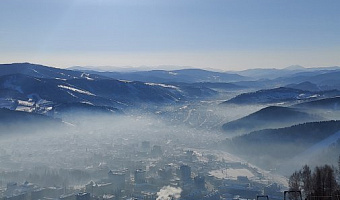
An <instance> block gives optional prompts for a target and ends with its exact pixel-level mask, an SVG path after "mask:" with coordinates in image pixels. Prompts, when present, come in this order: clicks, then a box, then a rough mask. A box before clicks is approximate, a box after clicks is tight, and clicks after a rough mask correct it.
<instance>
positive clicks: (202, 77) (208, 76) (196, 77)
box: [81, 69, 250, 83]
mask: <svg viewBox="0 0 340 200" xmlns="http://www.w3.org/2000/svg"><path fill="white" fill-rule="evenodd" d="M81 71H82V72H84V73H88V74H96V75H100V76H106V77H110V78H113V79H118V80H129V81H141V82H153V83H168V82H184V83H196V82H213V83H215V82H218V83H221V82H235V81H245V80H250V78H249V77H244V76H241V75H238V74H235V73H223V72H212V71H207V70H203V69H181V70H171V71H166V70H151V71H138V72H98V71H93V70H81Z"/></svg>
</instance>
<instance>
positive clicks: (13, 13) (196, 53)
mask: <svg viewBox="0 0 340 200" xmlns="http://www.w3.org/2000/svg"><path fill="white" fill-rule="evenodd" d="M339 7H340V2H339V1H336V0H324V1H318V0H299V1H293V0H289V1H286V0H277V1H272V0H260V1H253V0H214V1H203V0H198V1H197V0H187V1H180V0H171V1H170V0H165V1H155V0H146V1H139V0H131V1H124V0H116V1H109V0H100V1H97V0H51V1H44V0H31V1H20V0H3V1H1V2H0V46H1V48H0V63H12V62H32V63H39V64H44V65H50V66H54V67H60V68H66V67H71V66H134V67H138V66H165V65H174V66H192V67H198V68H214V69H220V70H242V69H246V68H273V67H275V68H284V67H287V66H290V65H295V64H297V65H302V66H304V67H322V66H336V65H340V57H339V52H340V38H339V33H340V23H339V19H340V13H339V12H338V8H339Z"/></svg>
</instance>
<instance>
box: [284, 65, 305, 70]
mask: <svg viewBox="0 0 340 200" xmlns="http://www.w3.org/2000/svg"><path fill="white" fill-rule="evenodd" d="M284 69H286V70H303V69H305V68H304V67H302V66H301V65H291V66H289V67H286V68H284Z"/></svg>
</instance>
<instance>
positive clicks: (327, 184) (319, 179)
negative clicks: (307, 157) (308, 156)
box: [288, 157, 340, 200]
mask: <svg viewBox="0 0 340 200" xmlns="http://www.w3.org/2000/svg"><path fill="white" fill-rule="evenodd" d="M339 167H340V157H339ZM337 175H338V170H337V169H336V168H335V167H333V166H330V165H324V166H317V167H315V168H314V170H313V171H312V170H311V168H310V167H309V166H308V165H305V166H303V167H302V169H301V170H299V171H295V172H294V173H293V174H292V175H291V176H290V178H289V182H288V183H289V189H290V190H294V191H298V190H299V191H302V195H303V198H304V199H307V200H328V199H338V198H336V197H340V196H339V195H340V188H339V184H338V183H337Z"/></svg>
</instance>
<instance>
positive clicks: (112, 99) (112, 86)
mask: <svg viewBox="0 0 340 200" xmlns="http://www.w3.org/2000/svg"><path fill="white" fill-rule="evenodd" d="M216 87H231V88H232V87H237V86H234V85H232V84H229V85H219V86H216ZM216 94H217V92H216V91H215V90H213V89H210V88H208V87H206V86H204V84H197V85H195V84H189V83H176V85H170V84H160V83H152V82H145V83H144V82H139V81H122V80H116V79H113V78H109V77H106V76H101V75H93V74H89V73H84V72H79V71H72V70H64V69H58V68H52V67H47V66H42V65H35V64H30V63H14V64H3V65H0V107H6V108H10V109H16V110H24V111H28V112H39V113H53V112H51V110H52V111H53V110H54V109H56V108H62V107H65V108H66V107H67V108H69V107H70V106H71V105H72V106H76V107H77V108H78V109H79V108H83V109H90V110H93V107H96V106H97V107H99V108H97V110H103V109H102V108H103V107H105V108H108V109H109V110H117V108H118V109H124V108H126V107H129V106H135V105H139V104H154V103H156V104H157V103H177V102H180V101H185V100H190V99H193V98H205V97H209V96H212V95H216ZM85 104H88V106H85ZM80 105H81V106H80ZM60 110H65V109H60ZM104 110H105V109H104Z"/></svg>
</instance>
